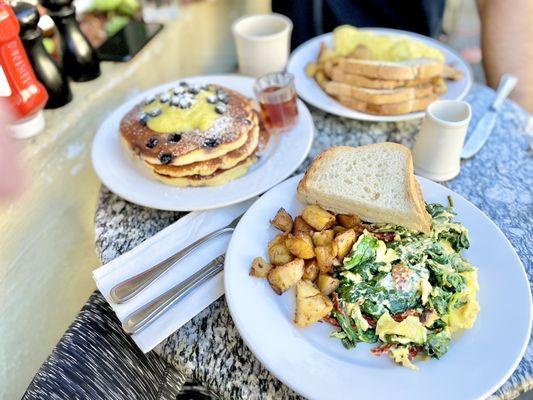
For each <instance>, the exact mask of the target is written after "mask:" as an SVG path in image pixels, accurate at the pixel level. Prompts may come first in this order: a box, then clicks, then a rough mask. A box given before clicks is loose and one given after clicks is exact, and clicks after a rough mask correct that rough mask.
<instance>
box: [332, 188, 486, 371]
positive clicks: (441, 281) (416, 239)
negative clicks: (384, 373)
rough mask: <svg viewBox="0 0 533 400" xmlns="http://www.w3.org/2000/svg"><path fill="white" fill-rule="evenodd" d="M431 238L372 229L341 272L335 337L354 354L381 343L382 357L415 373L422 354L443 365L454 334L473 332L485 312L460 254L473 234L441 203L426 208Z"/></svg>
mask: <svg viewBox="0 0 533 400" xmlns="http://www.w3.org/2000/svg"><path fill="white" fill-rule="evenodd" d="M426 209H427V211H428V213H429V214H430V215H431V217H432V224H431V231H430V234H429V235H425V234H422V233H418V232H414V231H409V230H406V229H404V228H402V227H398V226H393V225H388V224H379V225H378V224H373V225H369V226H368V230H365V231H364V232H363V234H361V235H360V236H359V238H358V240H357V241H356V243H355V244H354V245H353V248H352V251H351V252H350V253H349V254H348V256H346V257H345V258H344V260H343V263H342V265H339V266H337V267H336V268H335V271H334V275H335V276H336V277H337V278H338V279H339V280H340V285H339V287H338V288H337V290H336V291H335V292H334V293H333V304H334V309H333V311H332V313H331V316H330V317H329V319H327V320H328V321H329V322H331V323H332V324H334V325H336V326H338V327H339V330H337V331H336V332H334V333H332V336H333V337H335V338H337V339H339V340H341V342H342V344H343V345H344V346H345V347H346V348H348V349H351V348H354V347H355V346H356V345H357V343H359V342H366V343H376V344H378V346H377V347H375V348H373V349H372V352H373V353H374V354H376V355H381V354H388V355H389V356H390V357H391V358H392V359H393V360H394V361H396V362H398V363H400V364H402V365H403V366H406V367H409V368H411V369H417V367H416V366H415V365H414V364H413V362H412V361H413V359H414V358H415V357H416V356H417V355H423V356H426V357H434V358H437V359H438V358H440V357H442V356H443V355H444V354H445V353H446V352H447V351H448V347H449V345H450V341H451V335H452V333H454V332H455V331H457V330H460V329H469V328H471V327H472V326H473V324H474V321H475V319H476V316H477V313H478V311H479V304H478V302H477V300H476V293H477V291H478V289H479V286H478V283H477V269H476V268H474V267H473V266H472V265H471V264H470V263H469V262H468V260H466V259H465V258H464V257H463V256H462V255H461V254H460V252H461V250H463V249H468V247H469V240H468V231H467V229H466V228H465V227H464V226H462V225H461V224H460V223H458V222H455V221H453V218H454V217H455V215H456V214H455V213H454V212H453V204H452V203H451V199H450V207H445V206H442V205H440V204H428V205H426Z"/></svg>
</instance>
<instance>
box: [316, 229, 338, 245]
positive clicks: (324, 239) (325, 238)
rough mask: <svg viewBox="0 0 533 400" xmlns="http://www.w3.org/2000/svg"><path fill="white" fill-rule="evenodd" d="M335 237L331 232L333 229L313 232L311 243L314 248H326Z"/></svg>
mask: <svg viewBox="0 0 533 400" xmlns="http://www.w3.org/2000/svg"><path fill="white" fill-rule="evenodd" d="M334 236H335V232H333V229H326V230H323V231H321V232H314V233H313V243H314V244H315V246H328V245H329V244H331V241H332V240H333V237H334Z"/></svg>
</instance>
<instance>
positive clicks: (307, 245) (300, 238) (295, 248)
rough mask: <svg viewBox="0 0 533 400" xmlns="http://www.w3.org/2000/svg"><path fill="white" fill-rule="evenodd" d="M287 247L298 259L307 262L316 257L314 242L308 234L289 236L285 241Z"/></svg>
mask: <svg viewBox="0 0 533 400" xmlns="http://www.w3.org/2000/svg"><path fill="white" fill-rule="evenodd" d="M285 246H287V248H288V249H289V251H290V252H291V253H292V254H293V255H295V256H296V257H298V258H302V259H304V260H307V259H309V258H314V257H315V251H314V250H313V240H312V239H311V236H309V234H308V233H302V234H299V235H297V236H295V235H291V234H289V236H287V239H286V240H285Z"/></svg>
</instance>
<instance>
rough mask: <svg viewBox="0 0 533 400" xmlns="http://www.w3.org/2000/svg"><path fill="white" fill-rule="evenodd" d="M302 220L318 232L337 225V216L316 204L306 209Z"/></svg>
mask: <svg viewBox="0 0 533 400" xmlns="http://www.w3.org/2000/svg"><path fill="white" fill-rule="evenodd" d="M302 218H303V219H304V221H305V222H307V223H308V224H309V225H311V226H312V227H313V228H314V229H315V230H317V231H322V230H324V229H328V228H331V227H333V226H334V225H335V215H333V214H331V213H330V212H328V211H326V210H324V209H322V208H321V207H320V206H317V205H315V204H311V205H308V206H307V207H305V209H304V210H303V212H302Z"/></svg>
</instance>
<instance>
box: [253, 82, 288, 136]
mask: <svg viewBox="0 0 533 400" xmlns="http://www.w3.org/2000/svg"><path fill="white" fill-rule="evenodd" d="M254 91H255V94H256V96H257V98H258V100H259V107H260V110H261V113H260V114H261V120H262V122H263V124H264V125H265V128H266V129H267V130H268V132H269V133H272V134H277V133H281V132H286V131H288V130H290V129H292V128H293V127H294V126H295V125H296V121H297V120H298V105H297V97H296V91H295V89H294V77H293V76H292V74H289V73H285V72H281V73H274V74H269V75H266V76H264V77H262V78H259V79H258V80H257V82H256V84H255V87H254Z"/></svg>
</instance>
